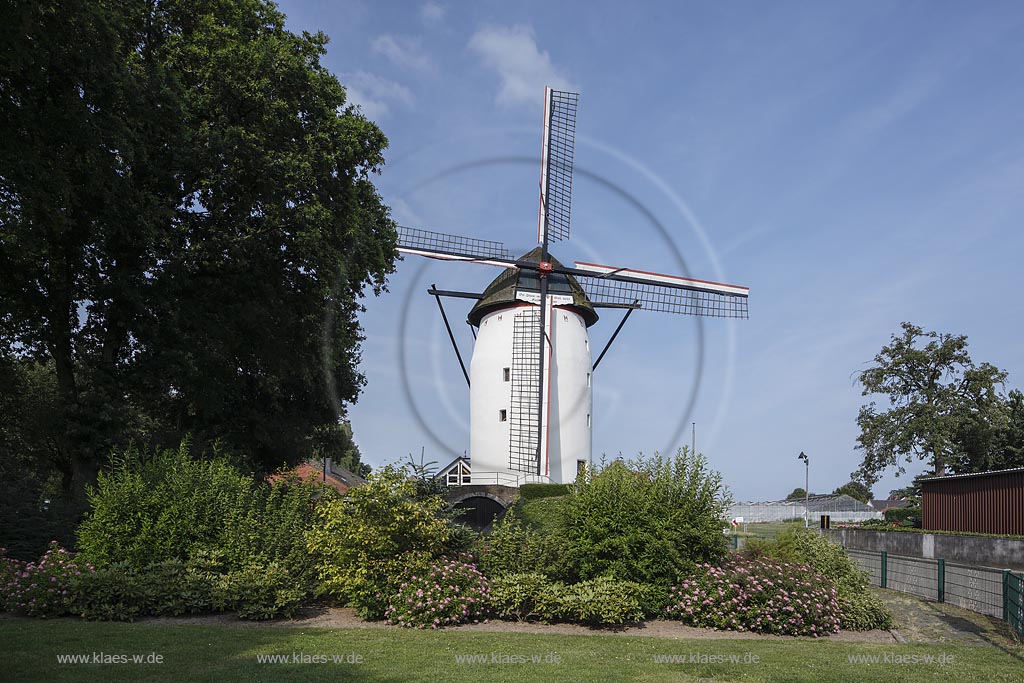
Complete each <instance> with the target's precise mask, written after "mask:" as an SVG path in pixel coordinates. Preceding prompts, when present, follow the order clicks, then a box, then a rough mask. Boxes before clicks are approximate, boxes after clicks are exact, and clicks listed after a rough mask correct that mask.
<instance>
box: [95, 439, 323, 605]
mask: <svg viewBox="0 0 1024 683" xmlns="http://www.w3.org/2000/svg"><path fill="white" fill-rule="evenodd" d="M331 493H332V490H321V487H319V486H318V485H317V484H315V483H312V482H300V481H298V480H295V479H292V480H288V481H285V482H280V483H277V484H275V485H274V486H267V485H265V484H262V483H258V482H256V481H254V480H253V478H252V477H250V476H246V475H243V474H241V473H240V472H239V471H238V470H237V469H236V468H235V467H233V466H232V465H230V464H229V463H228V462H227V461H225V460H224V459H223V458H220V457H216V456H215V457H213V458H211V459H209V460H197V459H193V458H192V457H191V456H190V455H189V448H188V443H187V442H183V443H182V445H181V446H180V447H179V448H178V450H176V451H170V450H165V451H159V452H156V453H154V454H152V456H150V457H146V456H145V455H143V454H142V453H140V452H139V451H138V450H137V449H135V448H134V447H130V448H129V449H127V450H126V451H124V452H123V453H121V454H119V455H118V456H117V457H116V458H115V459H114V464H113V468H112V470H111V471H110V472H101V473H100V475H99V481H98V484H97V487H96V488H95V489H92V490H90V492H89V502H90V505H91V510H90V512H89V514H88V516H87V517H86V519H85V520H84V521H83V522H82V524H81V526H80V527H79V529H78V544H79V547H80V548H81V550H82V556H83V558H85V559H87V560H89V561H91V562H93V563H95V564H96V565H97V566H101V567H103V566H107V565H110V564H113V563H118V562H125V563H127V564H128V565H129V566H131V567H134V568H136V569H141V568H143V567H146V566H148V565H151V564H154V563H158V562H163V561H167V560H182V561H187V560H189V559H190V558H194V557H197V556H199V555H200V554H202V553H209V552H214V551H216V552H218V553H220V554H221V555H222V559H223V561H224V562H225V564H226V569H227V570H237V569H241V568H242V567H244V566H246V565H249V564H252V563H258V564H259V563H271V562H276V563H278V564H280V565H281V566H282V567H284V568H285V569H286V570H287V571H288V572H289V574H291V575H292V577H293V579H294V580H295V581H296V582H297V583H299V584H302V585H303V586H304V585H305V582H306V581H308V580H309V579H310V578H311V576H312V565H311V562H310V560H309V557H308V553H307V552H306V548H305V540H304V538H303V534H304V533H305V531H306V529H308V528H309V527H310V526H312V525H313V523H314V519H315V518H314V509H315V503H314V500H315V499H316V498H317V497H320V496H324V497H326V498H330V497H331Z"/></svg>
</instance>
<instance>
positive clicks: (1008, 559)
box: [828, 529, 1024, 571]
mask: <svg viewBox="0 0 1024 683" xmlns="http://www.w3.org/2000/svg"><path fill="white" fill-rule="evenodd" d="M828 534H829V539H831V540H832V541H833V542H834V543H839V544H840V545H843V546H846V547H847V548H853V549H856V550H871V551H874V552H880V551H883V550H884V551H885V552H887V553H889V554H890V555H904V556H906V557H925V558H929V559H932V558H936V559H937V558H940V557H941V558H943V559H945V560H947V561H949V562H959V563H961V564H969V565H977V566H982V567H995V568H998V569H1013V570H1015V571H1024V539H1014V538H990V537H987V536H950V535H945V534H920V533H914V532H909V531H866V530H863V529H830V530H829V532H828Z"/></svg>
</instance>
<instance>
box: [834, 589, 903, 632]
mask: <svg viewBox="0 0 1024 683" xmlns="http://www.w3.org/2000/svg"><path fill="white" fill-rule="evenodd" d="M839 606H840V608H841V609H842V611H843V615H842V617H841V619H840V625H841V626H842V628H843V629H845V630H847V631H871V630H873V629H886V630H888V629H891V628H893V627H894V626H895V624H894V622H893V618H892V613H890V612H889V610H888V608H886V606H885V603H883V602H882V601H881V600H880V599H879V598H878V596H876V595H875V594H874V593H872V592H871V591H870V590H867V589H865V590H859V589H852V588H849V587H843V588H840V590H839Z"/></svg>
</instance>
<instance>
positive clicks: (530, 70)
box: [469, 24, 575, 105]
mask: <svg viewBox="0 0 1024 683" xmlns="http://www.w3.org/2000/svg"><path fill="white" fill-rule="evenodd" d="M469 48H470V49H471V50H472V51H474V52H476V53H477V54H478V55H480V57H481V58H482V59H483V63H484V64H485V65H486V66H488V67H490V68H492V69H494V70H495V71H497V72H498V75H499V76H500V77H501V90H500V91H499V92H498V98H497V100H498V103H499V104H505V105H514V104H524V103H525V104H533V103H535V102H537V101H539V100H540V97H541V93H543V91H544V86H546V85H550V86H551V87H552V88H555V89H556V90H575V88H574V87H573V86H572V85H571V84H570V83H569V81H568V79H566V78H565V76H563V75H562V74H561V73H560V72H559V70H558V69H556V68H555V66H554V65H553V64H552V63H551V57H550V56H549V55H548V53H547V52H544V51H542V50H540V49H539V48H538V47H537V40H536V37H535V36H534V33H533V29H532V28H530V27H529V26H524V25H522V24H519V25H516V26H511V27H507V28H502V27H495V26H491V27H486V28H482V29H480V30H479V31H477V32H476V33H474V34H473V37H472V38H471V39H470V41H469Z"/></svg>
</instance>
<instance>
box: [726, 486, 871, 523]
mask: <svg viewBox="0 0 1024 683" xmlns="http://www.w3.org/2000/svg"><path fill="white" fill-rule="evenodd" d="M727 514H728V518H729V519H736V518H739V517H742V518H743V521H744V522H745V523H751V522H785V521H790V520H802V519H804V518H805V516H806V517H807V518H809V519H810V520H812V521H816V520H818V519H819V518H820V517H821V515H828V516H829V517H830V518H831V521H832V522H833V523H836V522H863V521H864V520H866V519H882V513H881V512H879V511H877V510H875V509H874V508H873V507H871V506H870V505H867V504H866V503H862V502H860V501H859V500H857V499H855V498H851V497H850V496H848V495H846V494H842V493H839V494H837V493H830V494H824V495H812V496H809V497H808V498H807V500H806V505H805V504H804V500H802V499H801V500H779V501H764V502H745V503H734V504H733V505H731V506H730V507H729V511H728V513H727Z"/></svg>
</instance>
